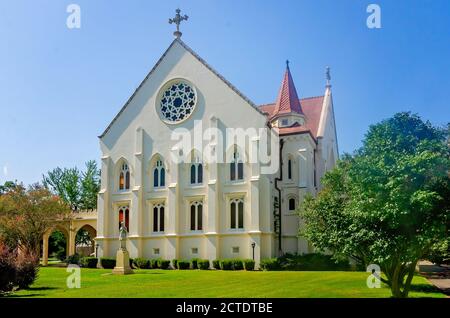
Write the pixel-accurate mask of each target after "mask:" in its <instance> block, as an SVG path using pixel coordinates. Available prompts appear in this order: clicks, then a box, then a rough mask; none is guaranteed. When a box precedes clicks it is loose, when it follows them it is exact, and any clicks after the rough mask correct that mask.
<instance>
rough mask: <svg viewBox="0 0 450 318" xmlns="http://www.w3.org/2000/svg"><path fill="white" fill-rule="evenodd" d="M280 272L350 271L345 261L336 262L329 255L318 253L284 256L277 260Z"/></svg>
mask: <svg viewBox="0 0 450 318" xmlns="http://www.w3.org/2000/svg"><path fill="white" fill-rule="evenodd" d="M278 262H279V264H280V267H281V269H282V270H292V271H345V270H350V264H349V262H348V260H347V259H345V260H339V261H336V260H335V259H333V257H332V256H331V255H324V254H319V253H310V254H302V255H299V254H285V255H283V256H281V257H279V258H278Z"/></svg>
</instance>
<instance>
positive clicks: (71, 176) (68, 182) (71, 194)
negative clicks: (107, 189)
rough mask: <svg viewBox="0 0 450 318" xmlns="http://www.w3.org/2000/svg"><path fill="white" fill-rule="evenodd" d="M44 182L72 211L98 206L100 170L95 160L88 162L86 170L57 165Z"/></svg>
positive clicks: (45, 177) (45, 176) (44, 178)
mask: <svg viewBox="0 0 450 318" xmlns="http://www.w3.org/2000/svg"><path fill="white" fill-rule="evenodd" d="M43 184H44V185H45V187H47V188H48V189H50V190H51V191H52V192H53V193H55V194H57V195H59V197H61V198H62V199H63V200H64V201H65V202H67V203H68V204H69V205H70V207H71V209H72V211H77V210H80V209H82V210H83V209H86V210H92V209H95V208H96V207H97V193H98V191H99V189H100V171H99V169H98V168H97V164H96V162H95V161H94V160H91V161H88V162H86V170H85V171H84V172H81V171H80V170H78V169H77V168H64V169H61V168H59V167H57V168H55V169H53V170H51V171H49V172H48V173H47V175H44V176H43Z"/></svg>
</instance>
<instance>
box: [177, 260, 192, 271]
mask: <svg viewBox="0 0 450 318" xmlns="http://www.w3.org/2000/svg"><path fill="white" fill-rule="evenodd" d="M190 265H191V263H190V262H189V261H183V260H178V262H177V266H178V269H189V267H190Z"/></svg>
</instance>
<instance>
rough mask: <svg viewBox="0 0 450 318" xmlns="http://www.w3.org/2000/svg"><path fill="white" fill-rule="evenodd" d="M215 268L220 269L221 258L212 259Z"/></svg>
mask: <svg viewBox="0 0 450 318" xmlns="http://www.w3.org/2000/svg"><path fill="white" fill-rule="evenodd" d="M212 265H213V268H215V269H220V260H218V259H215V260H213V261H212Z"/></svg>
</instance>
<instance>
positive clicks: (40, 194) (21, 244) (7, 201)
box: [0, 184, 70, 255]
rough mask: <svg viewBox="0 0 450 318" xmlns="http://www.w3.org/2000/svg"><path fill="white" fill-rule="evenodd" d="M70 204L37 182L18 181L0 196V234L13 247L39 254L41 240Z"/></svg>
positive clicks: (67, 211)
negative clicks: (27, 185) (33, 183)
mask: <svg viewBox="0 0 450 318" xmlns="http://www.w3.org/2000/svg"><path fill="white" fill-rule="evenodd" d="M69 212H70V209H69V207H68V206H67V204H66V203H65V202H63V201H62V200H61V199H60V198H59V197H58V196H56V195H54V194H52V193H51V192H50V191H48V190H47V189H46V188H44V187H43V186H41V185H39V184H36V185H33V186H30V187H29V189H25V187H24V186H23V185H18V186H16V187H14V188H13V189H11V190H10V191H8V192H7V193H5V194H3V195H1V196H0V238H1V239H2V240H3V241H4V242H5V243H6V244H7V245H8V246H10V247H11V248H20V250H21V251H23V252H24V253H35V254H36V255H40V241H41V239H42V236H43V235H44V233H45V232H46V231H47V230H48V229H49V228H51V226H52V225H53V224H54V222H55V221H56V220H61V219H65V218H66V216H67V215H68V213H69Z"/></svg>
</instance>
